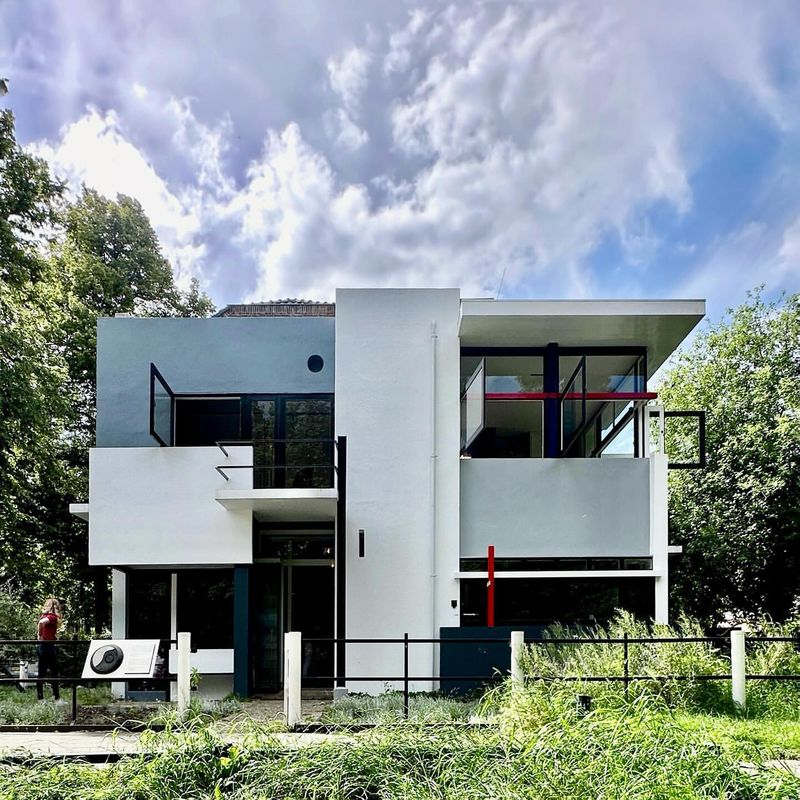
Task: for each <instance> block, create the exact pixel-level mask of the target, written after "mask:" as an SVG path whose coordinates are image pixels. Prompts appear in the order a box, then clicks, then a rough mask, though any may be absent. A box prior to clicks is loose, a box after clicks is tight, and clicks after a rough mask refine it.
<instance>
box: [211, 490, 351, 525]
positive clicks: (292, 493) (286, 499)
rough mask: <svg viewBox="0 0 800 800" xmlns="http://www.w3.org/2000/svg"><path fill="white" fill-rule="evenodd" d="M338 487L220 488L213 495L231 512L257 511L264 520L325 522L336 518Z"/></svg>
mask: <svg viewBox="0 0 800 800" xmlns="http://www.w3.org/2000/svg"><path fill="white" fill-rule="evenodd" d="M338 496H339V492H338V490H337V489H313V488H308V489H219V490H217V492H216V493H215V495H214V497H215V499H216V501H217V502H218V503H219V504H220V505H221V506H224V507H225V508H227V509H228V510H229V511H255V512H258V514H259V518H261V519H266V520H269V519H274V520H277V521H282V522H298V521H307V522H326V521H329V520H333V519H335V518H336V501H337V499H338Z"/></svg>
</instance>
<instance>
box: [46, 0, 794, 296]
mask: <svg viewBox="0 0 800 800" xmlns="http://www.w3.org/2000/svg"><path fill="white" fill-rule="evenodd" d="M681 9H682V10H681ZM689 9H691V13H688V12H689ZM735 9H736V10H735V12H732V11H731V6H730V5H729V4H728V3H722V2H716V0H709V2H708V3H704V4H702V6H699V7H698V6H691V7H690V6H689V5H688V4H686V5H681V4H680V3H679V8H678V9H677V10H676V8H675V7H674V6H667V5H663V4H661V5H659V4H650V5H642V4H640V3H638V2H633V0H620V2H619V3H615V4H586V3H585V2H582V1H581V2H578V1H577V0H558V1H557V2H556V0H541V2H538V3H536V4H527V3H507V4H502V5H500V4H484V3H463V4H454V5H451V6H448V7H444V8H442V9H441V10H439V11H436V10H434V8H433V7H429V8H426V9H425V10H419V9H417V10H412V11H411V13H410V14H409V16H408V18H407V20H406V22H405V24H404V25H403V26H401V27H397V28H395V27H392V26H389V27H388V28H387V29H386V30H385V31H384V32H383V34H380V35H379V34H377V33H375V28H374V25H373V28H372V29H371V32H370V36H369V39H368V40H369V49H365V48H360V47H356V46H350V47H348V48H347V49H345V50H337V51H336V55H333V56H329V55H328V54H327V53H326V54H325V56H323V57H322V58H320V59H318V60H317V62H315V63H317V64H318V65H320V64H324V65H325V68H324V70H322V71H320V69H321V68H320V67H319V66H318V73H317V82H316V84H313V82H309V81H304V82H300V84H299V85H301V86H302V87H303V90H302V91H298V90H297V86H294V87H292V86H291V85H290V84H291V81H289V80H288V79H287V81H286V86H287V87H289V88H291V89H293V93H292V98H295V97H299V98H302V99H303V100H304V101H305V102H306V103H307V106H308V108H307V109H305V110H304V112H303V113H305V116H304V117H302V118H301V115H300V113H299V112H297V113H295V112H296V109H297V106H292V107H291V108H290V110H288V111H287V110H286V108H289V106H288V104H287V103H286V102H285V100H284V104H283V105H281V98H285V95H286V94H287V93H288V92H289V89H287V88H286V87H284V89H285V92H284V94H280V92H278V90H277V88H275V90H274V91H273V83H274V85H275V87H277V84H278V81H279V79H280V75H281V71H280V69H278V68H277V67H280V66H281V65H280V64H278V65H277V67H276V68H275V69H274V70H273V71H272V73H270V74H271V75H273V76H274V81H273V82H272V83H271V84H269V88H266V86H267V85H266V84H265V83H263V82H260V81H258V80H255V79H254V77H253V76H254V75H257V74H260V73H259V72H258V70H254V69H252V68H249V67H248V66H247V65H243V64H239V63H238V62H237V61H236V59H235V56H236V53H233V52H232V53H231V57H232V66H231V72H232V73H235V74H236V76H238V77H237V80H238V79H239V77H240V78H241V80H240V83H241V86H242V87H244V88H245V89H247V91H255V90H254V89H253V85H255V86H256V89H257V91H258V92H259V97H261V98H263V100H264V103H265V105H267V106H269V107H270V108H272V107H273V106H274V107H275V108H281V109H284V111H285V114H284V117H283V118H282V119H281V121H280V122H279V123H274V124H273V123H271V124H270V125H269V126H266V128H265V126H263V125H262V126H260V127H259V128H258V135H259V136H260V137H262V138H263V148H262V149H261V150H260V151H259V152H256V151H255V149H253V150H248V151H247V152H246V153H245V152H244V150H243V148H242V146H241V144H240V140H239V138H238V136H239V130H240V129H241V128H242V127H243V126H245V125H247V124H248V123H249V121H250V117H249V116H243V115H242V114H240V115H239V116H238V117H234V118H233V119H232V118H231V117H230V116H228V114H227V109H228V108H230V106H229V105H221V107H222V108H223V109H225V111H224V112H223V113H218V112H216V111H215V108H216V107H214V106H210V105H209V103H208V102H206V103H205V105H203V104H202V103H201V102H199V101H197V102H196V101H190V100H188V99H186V98H185V97H183V96H172V95H171V94H170V93H168V92H164V91H163V90H155V89H152V88H151V87H150V84H149V82H148V80H147V77H146V76H144V75H143V76H139V77H137V79H136V81H132V82H131V83H130V85H128V86H127V87H126V90H125V92H123V93H122V94H121V99H119V100H118V102H117V103H116V104H115V105H113V106H110V107H114V108H116V109H117V110H116V111H98V110H96V109H90V110H89V111H86V112H85V113H82V115H81V116H80V117H79V118H77V119H75V120H74V121H72V122H71V123H70V124H68V125H66V126H65V127H63V128H62V130H61V132H60V133H59V135H58V137H49V139H48V141H47V142H46V143H42V144H40V145H39V149H40V151H41V152H43V153H45V154H46V155H47V156H48V157H49V158H50V159H51V160H52V161H53V162H54V163H55V164H56V165H57V166H58V168H59V169H60V170H61V171H62V172H65V173H66V174H68V175H69V177H70V178H71V180H73V181H74V182H80V181H85V182H86V183H88V184H90V185H92V186H95V187H96V188H98V189H100V190H101V191H103V192H104V193H106V194H111V195H113V194H114V193H116V192H118V191H121V192H125V193H127V194H132V195H134V196H136V197H138V198H139V199H140V200H141V202H142V204H143V206H144V207H145V210H146V211H147V213H148V214H149V215H150V217H151V219H152V221H153V223H154V226H155V227H156V229H157V231H158V233H159V236H160V237H161V239H162V242H163V243H164V246H165V250H166V251H167V253H168V254H169V255H170V256H171V257H172V258H173V259H175V260H176V261H177V263H178V266H179V270H180V272H181V274H182V275H188V274H190V273H192V274H201V275H207V276H211V277H210V280H212V281H213V282H212V290H213V289H216V291H217V293H218V294H219V293H221V292H222V291H224V290H226V280H227V279H226V270H231V269H233V266H232V262H236V263H237V264H238V263H241V264H243V265H245V267H243V268H242V269H246V270H249V273H248V280H247V281H246V282H245V283H246V285H247V286H249V289H248V290H247V293H249V296H250V297H251V298H252V299H267V298H269V297H276V296H287V295H290V296H291V295H305V296H312V297H330V296H331V294H332V290H333V288H334V287H335V286H337V285H397V286H409V285H415V284H419V285H459V286H462V287H463V288H464V291H465V293H467V294H476V295H478V294H480V295H486V294H492V293H493V292H494V291H495V290H496V289H497V286H498V284H499V280H500V276H501V274H502V273H503V272H504V271H505V273H506V277H505V283H504V287H505V288H504V296H511V295H513V294H514V293H515V292H518V291H525V292H526V293H536V294H548V295H550V296H553V295H564V296H590V295H592V294H595V293H596V292H597V291H598V276H597V275H596V274H595V273H594V271H593V270H592V268H591V267H590V266H588V261H589V257H590V256H591V254H592V252H593V251H594V249H595V247H596V245H597V243H598V242H599V241H600V240H601V239H602V237H604V236H605V235H607V234H608V233H609V232H611V233H613V234H615V235H617V236H618V238H619V241H620V242H621V243H622V248H623V252H624V254H625V256H626V257H627V261H628V262H629V264H632V265H634V266H635V267H636V269H635V270H630V269H629V270H628V271H629V272H637V273H641V274H642V275H645V274H646V271H647V268H648V265H649V264H650V263H651V261H652V259H653V258H654V255H655V254H656V253H657V252H659V250H660V248H661V247H662V244H663V242H662V232H661V231H660V230H658V229H657V228H654V227H652V226H651V224H650V222H649V211H650V209H651V208H652V207H653V206H654V205H658V206H659V207H662V208H665V209H667V210H668V211H669V213H671V214H672V215H673V216H674V217H675V218H681V217H685V216H687V215H690V214H694V213H697V212H698V209H697V206H696V203H697V198H696V197H695V196H694V193H693V188H692V175H693V173H694V172H695V171H696V169H697V165H698V164H699V163H702V161H703V159H704V158H705V157H706V156H707V155H708V153H709V152H710V150H711V148H712V147H714V146H715V144H716V139H717V137H718V136H720V135H723V134H724V131H721V130H720V124H721V123H720V116H722V118H723V120H724V122H723V123H722V124H723V125H727V124H729V123H730V121H731V120H734V121H735V119H736V114H738V113H740V112H739V109H740V107H741V105H742V104H744V105H745V106H746V107H747V109H748V112H749V113H752V114H754V115H759V116H760V118H761V119H762V120H763V124H764V125H766V126H768V127H769V129H770V130H771V131H774V132H775V135H777V136H786V135H788V134H787V132H792V133H793V134H796V127H797V119H796V111H795V107H796V106H797V104H796V102H794V101H795V100H796V98H795V97H794V96H793V95H792V93H791V91H789V89H787V86H786V85H785V83H784V84H781V83H780V81H778V80H777V79H776V77H775V70H774V68H773V65H772V64H771V57H770V53H771V49H772V48H773V47H774V43H775V41H776V40H779V39H780V38H781V36H784V35H785V33H784V32H783V27H784V26H783V21H782V17H781V14H779V13H777V12H771V11H769V10H766V9H763V8H757V7H755V6H753V5H751V4H747V3H738V4H735ZM219 24H223V23H222V22H220V23H219ZM359 33H361V34H363V31H361V32H359V31H352V32H351V34H352V35H349V36H348V37H346V38H345V37H340V38H339V39H338V40H337V41H356V40H363V39H361V38H360V37H359ZM381 36H383V39H381ZM381 42H383V46H382V45H381ZM337 47H338V45H337ZM379 59H380V61H379V63H377V64H375V62H377V61H378V60H379ZM221 79H224V80H226V81H229V80H232V78H231V75H228V74H227V73H225V74H224V75H221ZM325 80H327V87H326V88H325V91H326V92H327V88H329V89H330V92H327V97H323V98H320V97H319V96H316V95H314V94H313V92H312V91H310V90H308V91H307V90H306V89H307V87H308V86H309V85H314V86H316V87H317V88H319V87H321V86H322V87H325ZM333 96H335V102H334V103H333V104H331V103H330V99H331V97H333ZM223 100H225V98H223ZM273 101H274V102H273ZM221 102H222V101H221ZM105 107H106V106H104V108H105ZM732 109H733V110H732ZM201 110H202V112H203V114H204V116H203V117H202V120H201V116H200V112H201ZM276 113H277V112H276ZM209 119H212V120H213V121H212V122H209V121H208V120H209ZM325 135H327V137H328V140H327V141H326V140H325ZM367 143H369V147H365V145H366V144H367ZM231 161H233V162H235V163H234V164H233V165H232V164H231V163H230V162H231ZM354 165H355V166H354ZM712 212H713V210H712ZM706 213H709V211H708V209H706ZM792 218H794V217H792ZM798 225H800V223H798ZM793 231H794V229H791V228H788V227H787V229H786V233H785V237H784V239H783V240H782V241H783V244H782V245H781V247H782V248H783V249H782V251H781V252H782V253H783V255H782V256H781V257H780V258H781V259H782V261H781V262H780V263H782V264H784V265H788V264H791V263H796V261H797V253H798V249H800V228H798V229H797V231H794V232H793ZM773 233H774V231H773ZM223 239H224V243H225V247H226V248H228V249H227V250H226V251H225V254H226V258H225V260H222V259H221V258H220V257H219V256H218V255H216V251H215V250H214V252H213V253H212V250H213V248H214V247H216V246H217V245H218V244H219V242H220V241H222V240H223ZM756 241H762V240H761V239H760V238H759V236H758V235H756V233H754V232H753V231H750V232H749V233H747V234H746V235H744V238H741V239H739V240H738V246H740V247H742V246H744V245H746V246H747V247H750V246H755V244H754V243H755V242H756ZM692 246H693V247H696V252H697V253H698V263H699V259H700V255H699V254H700V253H702V252H704V248H703V244H702V243H697V242H695V237H694V235H693V237H692ZM736 246H737V242H736V241H734V240H733V239H731V248H729V249H727V250H723V249H720V250H719V252H720V254H721V255H720V258H722V254H723V253H731V252H733V249H735V247H736ZM777 249H778V248H777V246H775V245H774V244H773V245H772V246H771V249H770V253H771V258H772V259H773V260H772V262H771V263H772V264H773V267H774V268H776V269H777V267H776V266H775V265H776V264H777V263H778V260H777V259H778V255H777ZM706 252H707V250H706ZM212 258H213V260H212ZM717 263H719V264H722V261H719V262H718V261H714V264H717ZM708 264H710V262H706V266H708ZM781 268H782V269H783V268H784V267H781ZM785 268H786V269H789V267H788V266H787V267H785ZM708 269H709V272H708V281H709V283H708V285H709V287H712V288H713V287H714V286H717V285H718V282H717V281H716V280H715V279H713V277H712V276H713V275H714V274H716V270H717V267H715V266H713V265H711V266H708ZM623 279H624V277H623V278H622V279H620V280H623ZM637 280H638V279H637ZM642 280H643V282H644V281H645V279H644V278H643V279H642ZM240 285H241V284H240ZM698 285H699V284H698ZM242 291H245V290H244V289H243V290H242ZM225 299H230V300H236V299H239V298H238V297H230V296H228V297H226V298H225Z"/></svg>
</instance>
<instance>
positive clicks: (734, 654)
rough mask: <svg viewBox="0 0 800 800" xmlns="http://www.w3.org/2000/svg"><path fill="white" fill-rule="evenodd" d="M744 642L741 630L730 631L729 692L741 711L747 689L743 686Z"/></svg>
mask: <svg viewBox="0 0 800 800" xmlns="http://www.w3.org/2000/svg"><path fill="white" fill-rule="evenodd" d="M744 643H745V640H744V631H743V630H741V629H737V630H733V631H731V694H732V696H733V702H734V705H736V706H738V707H739V708H740V709H742V711H744V709H745V707H746V706H747V689H746V687H745V674H746V673H747V658H746V656H745V647H744Z"/></svg>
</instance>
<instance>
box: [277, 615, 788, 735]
mask: <svg viewBox="0 0 800 800" xmlns="http://www.w3.org/2000/svg"><path fill="white" fill-rule="evenodd" d="M285 637H296V638H293V639H292V640H291V646H292V647H293V648H294V652H295V654H296V658H295V659H294V660H293V661H292V663H289V661H286V662H285V664H284V666H285V668H286V669H287V674H286V675H285V680H284V709H285V711H286V717H287V724H289V725H290V726H294V725H296V724H298V723H299V722H300V700H299V697H298V698H288V697H287V692H291V691H292V689H293V688H294V690H295V691H298V692H299V691H300V689H301V685H302V677H301V675H300V670H302V664H301V662H302V658H301V657H300V655H299V653H300V652H301V642H302V643H303V644H310V645H312V646H313V645H315V644H319V645H331V644H333V645H336V646H337V647H338V646H341V647H345V648H346V647H347V645H351V644H358V645H364V644H367V645H402V646H403V674H402V675H380V676H376V675H348V674H336V675H321V676H317V675H315V676H314V679H315V680H320V681H334V682H335V685H336V686H339V687H344V686H345V685H346V683H347V682H348V681H352V682H356V681H358V682H373V683H389V682H396V683H402V684H403V717H404V718H405V719H408V716H409V700H410V683H411V682H412V681H426V682H427V681H432V682H433V681H438V682H448V683H449V682H453V683H455V682H458V681H480V682H481V683H484V684H488V683H495V682H498V681H502V680H506V679H507V678H509V677H510V678H511V681H512V684H515V683H516V684H519V685H524V684H525V683H535V682H537V681H542V682H546V683H556V682H565V683H582V682H585V683H623V684H624V690H625V696H626V697H628V693H629V689H630V686H631V684H634V683H644V682H657V683H667V682H669V681H682V682H684V681H698V682H705V681H731V683H732V698H733V701H734V703H735V704H736V705H737V706H740V707H741V708H744V707H745V704H746V699H745V683H746V681H762V680H774V681H800V675H784V674H755V673H747V672H746V669H745V664H746V654H745V646H746V642H752V643H775V644H778V643H790V644H794V645H795V647H797V648H798V650H800V632H798V634H797V635H795V636H761V635H754V636H745V633H744V631H742V630H741V629H739V628H734V629H732V630H731V631H729V632H728V634H726V635H716V636H684V637H667V636H651V637H633V636H628V635H627V634H625V635H623V636H622V637H608V638H605V637H604V638H586V637H584V638H579V637H569V638H542V639H529V640H527V641H526V640H525V639H524V634H523V633H522V632H521V631H515V632H512V634H511V638H510V641H508V640H506V639H499V638H490V637H465V638H463V639H462V638H458V639H442V638H433V637H430V638H428V637H422V638H412V637H410V636H409V635H408V634H405V635H404V636H403V637H402V638H399V637H394V638H357V637H354V638H341V637H340V638H337V637H326V638H320V637H308V638H303V637H301V634H300V633H297V632H293V633H288V634H285ZM286 642H287V644H286V645H285V650H288V648H289V646H290V645H289V640H288V638H287V640H286ZM505 643H508V645H509V646H510V648H511V665H510V668H509V670H508V671H507V672H504V671H501V670H498V669H495V672H494V674H492V675H486V674H484V675H437V676H429V675H425V676H422V675H412V674H410V671H409V648H410V647H411V646H412V645H447V646H448V647H450V646H452V645H458V644H463V645H469V644H472V645H476V644H478V645H480V644H492V645H503V644H505ZM685 644H705V645H709V646H711V647H714V648H715V649H716V650H718V651H720V652H725V651H729V652H730V656H731V671H730V672H729V673H724V674H706V675H702V674H697V675H638V674H631V672H630V668H631V654H630V647H631V646H632V645H640V646H651V645H652V646H660V645H685ZM597 645H604V646H610V647H615V646H616V647H622V650H623V652H622V674H621V675H523V673H522V668H521V666H520V665H519V663H518V662H519V657H520V655H521V649H522V647H523V646H533V647H549V646H559V647H560V646H575V647H581V646H597ZM293 669H294V670H297V671H298V673H297V675H295V676H291V675H290V674H289V671H291V670H293Z"/></svg>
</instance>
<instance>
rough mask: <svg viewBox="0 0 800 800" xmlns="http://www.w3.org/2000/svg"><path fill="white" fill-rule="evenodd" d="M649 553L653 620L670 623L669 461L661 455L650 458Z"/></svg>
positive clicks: (652, 455)
mask: <svg viewBox="0 0 800 800" xmlns="http://www.w3.org/2000/svg"><path fill="white" fill-rule="evenodd" d="M649 461H650V552H651V553H652V556H653V570H654V571H656V572H658V573H660V575H661V576H660V577H657V578H656V588H655V592H656V603H655V621H656V622H660V623H664V624H666V623H668V622H669V547H668V544H669V507H668V487H667V473H668V459H667V456H666V455H665V454H664V453H659V452H654V453H652V454H651V455H650V459H649Z"/></svg>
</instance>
